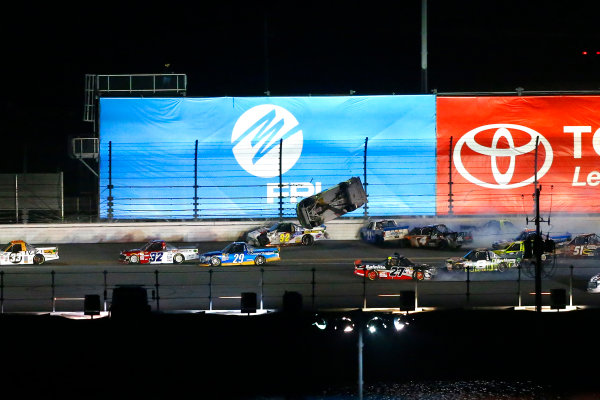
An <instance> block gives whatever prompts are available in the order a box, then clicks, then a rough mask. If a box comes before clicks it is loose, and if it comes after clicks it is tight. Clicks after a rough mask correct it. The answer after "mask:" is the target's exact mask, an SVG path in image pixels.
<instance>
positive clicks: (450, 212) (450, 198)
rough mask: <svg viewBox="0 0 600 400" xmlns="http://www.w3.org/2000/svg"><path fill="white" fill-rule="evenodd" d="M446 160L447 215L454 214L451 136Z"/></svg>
mask: <svg viewBox="0 0 600 400" xmlns="http://www.w3.org/2000/svg"><path fill="white" fill-rule="evenodd" d="M448 153H449V158H448V215H452V214H454V210H453V207H454V206H453V204H452V203H453V202H454V200H453V199H452V183H453V182H452V136H450V150H449V152H448Z"/></svg>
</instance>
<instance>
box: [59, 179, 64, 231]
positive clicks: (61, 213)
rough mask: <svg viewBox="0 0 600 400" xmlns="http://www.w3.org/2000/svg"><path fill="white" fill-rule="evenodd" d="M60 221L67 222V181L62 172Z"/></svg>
mask: <svg viewBox="0 0 600 400" xmlns="http://www.w3.org/2000/svg"><path fill="white" fill-rule="evenodd" d="M60 221H61V222H64V221H65V180H64V173H63V172H62V171H60Z"/></svg>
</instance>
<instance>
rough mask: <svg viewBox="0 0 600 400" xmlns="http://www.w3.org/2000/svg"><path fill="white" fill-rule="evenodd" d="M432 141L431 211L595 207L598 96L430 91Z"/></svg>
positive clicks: (599, 178) (598, 207)
mask: <svg viewBox="0 0 600 400" xmlns="http://www.w3.org/2000/svg"><path fill="white" fill-rule="evenodd" d="M437 140H438V143H437V170H438V175H437V214H440V215H445V214H448V213H449V212H450V211H451V212H452V213H453V214H463V215H476V214H496V213H500V214H531V213H532V211H534V210H535V204H534V192H535V182H536V179H537V182H538V184H539V187H541V191H540V194H541V195H540V210H543V212H545V213H548V212H552V213H554V212H563V213H598V212H600V203H599V202H598V201H597V200H596V198H597V195H598V193H599V192H598V190H599V188H598V185H600V167H598V165H599V163H598V161H600V158H599V157H600V97H598V96H539V97H516V96H515V97H438V98H437ZM451 140H452V147H450V146H451V145H450V142H451ZM450 182H451V184H450Z"/></svg>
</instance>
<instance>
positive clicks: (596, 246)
mask: <svg viewBox="0 0 600 400" xmlns="http://www.w3.org/2000/svg"><path fill="white" fill-rule="evenodd" d="M556 255H558V256H562V257H574V258H597V257H600V236H598V235H597V234H595V233H584V234H581V235H577V236H575V237H574V238H573V240H571V241H570V242H563V243H560V244H559V245H558V246H556Z"/></svg>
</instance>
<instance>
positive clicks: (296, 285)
mask: <svg viewBox="0 0 600 400" xmlns="http://www.w3.org/2000/svg"><path fill="white" fill-rule="evenodd" d="M174 244H176V245H181V246H188V247H189V246H197V247H198V249H199V252H200V253H202V252H206V251H212V250H219V249H222V248H223V247H225V246H226V245H227V244H228V243H223V242H203V243H174ZM140 245H141V243H103V244H69V245H60V246H59V254H60V259H59V260H57V261H56V262H47V263H46V264H44V265H42V266H20V267H13V266H3V267H2V268H0V271H2V287H3V293H2V299H3V300H2V311H3V312H49V311H54V312H77V311H82V309H83V298H84V296H85V295H89V294H97V295H100V296H102V299H103V303H104V307H108V306H109V304H110V298H111V292H112V289H113V288H114V287H116V286H117V285H123V284H136V285H142V286H144V287H145V288H146V289H147V291H148V296H149V299H150V302H151V305H152V308H153V310H155V311H189V310H193V311H196V310H213V311H221V310H222V311H224V310H239V309H240V296H241V293H243V292H254V293H256V294H257V299H258V301H257V303H258V304H257V307H258V309H259V310H260V309H265V310H273V309H279V308H281V307H282V298H283V295H284V293H285V292H286V291H288V292H290V291H291V292H298V293H300V294H301V295H302V299H303V306H304V308H308V309H339V308H363V307H364V308H396V307H398V304H399V297H398V296H399V293H400V292H401V291H406V290H410V291H415V293H416V300H417V307H419V308H436V309H451V308H461V307H517V306H519V305H520V306H523V307H531V306H534V305H535V296H534V294H533V293H534V291H535V289H534V288H535V285H534V276H533V270H532V268H531V267H530V266H526V267H523V268H521V269H520V270H518V269H510V270H508V271H505V272H471V273H466V272H458V271H447V270H446V269H445V267H444V260H445V259H446V258H448V257H454V256H460V255H463V254H465V253H466V252H467V251H468V250H469V248H463V249H459V250H453V251H452V250H450V251H449V250H444V251H442V250H436V249H425V250H424V249H414V248H397V247H393V246H390V245H386V246H384V247H378V246H374V245H371V244H367V243H364V242H361V241H332V240H327V241H319V242H317V243H315V244H314V245H313V246H310V247H304V246H287V247H281V258H282V260H281V261H280V262H277V263H272V264H271V263H269V264H267V265H265V266H264V267H263V268H262V269H261V268H258V267H254V266H240V267H217V268H207V267H200V266H198V265H197V264H196V263H194V262H186V263H184V264H181V265H170V264H153V265H124V264H121V263H119V262H118V261H117V260H118V255H119V252H120V251H121V250H124V249H132V248H136V247H139V246H140ZM393 252H399V253H401V254H404V255H405V256H407V257H408V258H410V259H411V260H413V261H415V262H419V263H428V264H431V265H434V266H437V267H438V274H437V275H436V276H435V278H434V279H433V280H431V281H421V282H416V281H384V280H378V281H369V280H364V279H363V278H361V277H358V276H355V275H354V274H353V263H354V261H355V260H356V259H362V260H370V261H380V260H383V259H385V258H386V257H387V256H388V255H390V254H392V253H393ZM571 266H572V267H571ZM598 272H600V263H598V261H597V260H573V259H557V261H556V262H555V263H554V264H552V265H551V266H547V267H546V269H545V270H544V276H543V281H542V291H543V292H544V293H545V294H544V295H543V296H542V301H543V305H544V306H548V305H550V296H548V295H547V294H548V293H549V292H550V290H551V289H565V291H566V295H567V305H569V304H571V301H572V305H573V306H591V307H597V306H600V294H590V293H587V292H586V288H587V282H588V280H589V278H590V277H591V276H593V275H594V274H596V273H598ZM571 294H572V300H571Z"/></svg>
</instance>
